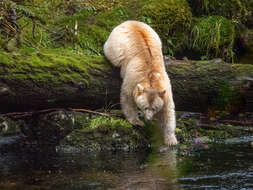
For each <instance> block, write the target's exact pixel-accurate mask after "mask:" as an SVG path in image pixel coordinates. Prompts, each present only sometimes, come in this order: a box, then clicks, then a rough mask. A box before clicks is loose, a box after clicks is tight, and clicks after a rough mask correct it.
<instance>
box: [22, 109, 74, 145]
mask: <svg viewBox="0 0 253 190" xmlns="http://www.w3.org/2000/svg"><path fill="white" fill-rule="evenodd" d="M74 124H75V118H74V114H73V112H70V111H55V112H51V113H47V114H41V115H37V116H33V117H32V118H29V119H26V123H25V124H24V125H25V126H23V131H24V133H25V134H26V135H27V136H28V141H30V142H33V143H34V142H35V143H38V144H39V145H43V146H44V145H51V146H56V145H57V144H58V143H59V141H60V140H61V139H63V138H65V137H66V136H67V135H68V134H69V133H71V131H72V130H73V129H74Z"/></svg>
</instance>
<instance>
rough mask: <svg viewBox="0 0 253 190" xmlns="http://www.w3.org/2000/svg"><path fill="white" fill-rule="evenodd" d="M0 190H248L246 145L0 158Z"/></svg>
mask: <svg viewBox="0 0 253 190" xmlns="http://www.w3.org/2000/svg"><path fill="white" fill-rule="evenodd" d="M0 189H3V190H19V189H22V190H38V189H40V190H49V189H54V190H100V189H101V190H102V189H110V190H121V189H122V190H123V189H126V190H181V189H182V190H183V189H185V190H188V189H224V190H225V189H228V190H230V189H241V190H244V189H249V190H250V189H253V148H252V147H251V145H250V143H249V142H243V143H240V142H239V143H238V142H237V143H236V144H217V145H211V146H210V147H209V148H207V147H205V149H202V150H201V149H196V150H193V151H191V154H189V155H186V156H185V155H184V156H181V154H180V152H178V150H169V151H168V152H165V153H152V152H147V151H143V152H137V153H129V152H121V153H120V152H100V153H57V152H53V151H52V152H40V153H31V152H29V153H28V152H26V153H24V152H23V153H21V152H20V153H0Z"/></svg>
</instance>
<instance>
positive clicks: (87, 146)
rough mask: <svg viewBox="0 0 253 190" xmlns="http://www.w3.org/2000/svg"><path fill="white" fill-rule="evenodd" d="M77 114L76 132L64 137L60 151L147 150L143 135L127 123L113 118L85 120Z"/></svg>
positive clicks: (59, 147)
mask: <svg viewBox="0 0 253 190" xmlns="http://www.w3.org/2000/svg"><path fill="white" fill-rule="evenodd" d="M86 117H87V116H85V114H78V116H77V118H78V119H77V120H76V122H78V124H77V125H76V128H77V129H76V130H74V131H73V132H72V133H71V134H69V135H68V136H66V137H65V138H64V139H63V140H62V141H61V142H60V145H59V146H58V149H59V150H62V151H101V150H127V151H129V150H137V149H145V148H148V144H149V143H148V141H147V137H145V133H142V132H141V131H140V130H138V129H136V128H134V127H133V126H132V125H131V124H130V123H129V122H127V121H125V120H123V119H119V118H113V117H103V116H99V117H95V118H93V119H90V120H86V119H87V118H86ZM78 120H79V121H78Z"/></svg>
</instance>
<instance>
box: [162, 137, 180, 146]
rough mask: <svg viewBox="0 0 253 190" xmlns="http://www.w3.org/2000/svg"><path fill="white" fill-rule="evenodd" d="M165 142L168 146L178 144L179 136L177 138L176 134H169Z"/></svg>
mask: <svg viewBox="0 0 253 190" xmlns="http://www.w3.org/2000/svg"><path fill="white" fill-rule="evenodd" d="M165 144H166V145H168V146H174V145H176V144H177V138H176V136H175V134H171V135H168V136H167V137H166V138H165Z"/></svg>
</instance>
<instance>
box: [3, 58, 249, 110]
mask: <svg viewBox="0 0 253 190" xmlns="http://www.w3.org/2000/svg"><path fill="white" fill-rule="evenodd" d="M23 64H26V63H23ZM99 65H100V66H101V68H106V69H99ZM67 66H68V65H67ZM36 67H37V66H36V65H35V66H33V65H29V71H28V70H27V69H23V68H26V67H24V65H23V67H22V68H20V69H19V70H18V73H17V71H16V70H15V72H14V71H12V70H11V69H10V68H8V67H7V66H6V64H3V63H1V62H0V113H7V112H16V111H32V110H40V109H49V108H89V109H97V108H101V107H104V108H105V109H111V108H115V107H119V95H120V86H121V79H120V75H119V72H120V70H119V69H118V68H115V67H112V66H111V65H110V63H108V61H106V60H104V59H102V61H99V63H97V65H96V64H95V67H94V69H93V66H90V69H89V70H88V75H89V76H90V77H89V78H88V79H87V78H86V79H85V80H89V81H88V83H84V82H83V78H78V79H76V80H73V79H71V80H67V79H64V80H59V81H57V82H52V81H53V80H52V77H51V75H54V76H57V74H58V73H57V71H55V70H51V69H48V68H47V67H48V66H47V65H45V66H44V67H45V68H43V65H42V66H40V70H39V71H38V72H39V74H40V76H44V78H43V80H35V79H34V78H33V77H32V76H33V75H36V74H38V73H36V72H37V70H38V69H36ZM68 67H69V68H70V69H68V70H66V71H62V70H61V71H59V72H61V73H59V74H61V75H65V74H66V75H68V74H69V73H71V74H79V75H80V71H76V70H75V69H74V68H72V67H70V66H68ZM7 68H8V69H7ZM41 68H42V69H41ZM166 69H167V72H168V74H169V77H170V79H171V82H172V88H173V93H174V94H173V96H174V101H175V105H176V110H182V111H198V112H202V111H206V110H207V109H208V108H210V107H216V108H217V109H224V108H227V107H230V108H232V109H233V107H234V108H235V107H236V109H244V110H249V111H250V110H251V111H252V110H253V65H246V64H245V65H242V64H233V65H232V64H227V63H223V62H217V61H215V60H214V61H172V62H171V61H170V62H166ZM95 71H96V72H95ZM28 72H29V76H31V77H20V75H22V76H27V73H28ZM43 72H44V73H43ZM64 72H66V73H64ZM75 72H76V73H75ZM16 76H19V77H16ZM45 76H46V77H45Z"/></svg>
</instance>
